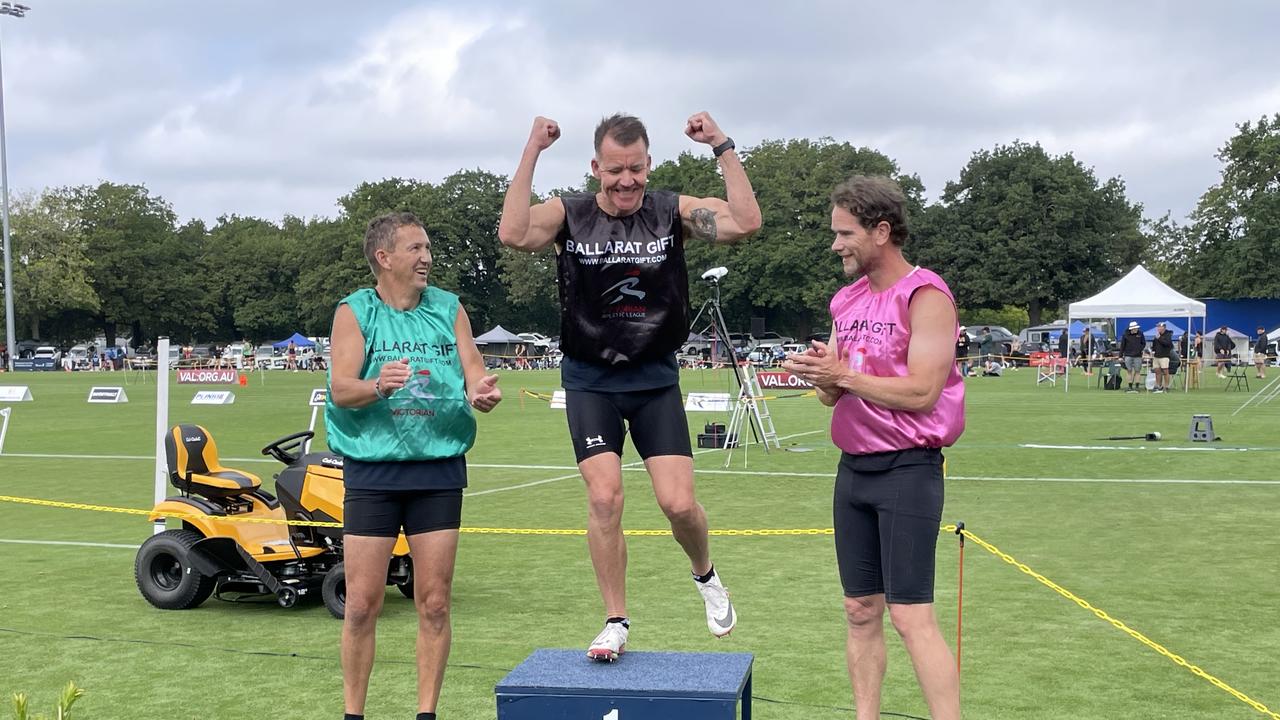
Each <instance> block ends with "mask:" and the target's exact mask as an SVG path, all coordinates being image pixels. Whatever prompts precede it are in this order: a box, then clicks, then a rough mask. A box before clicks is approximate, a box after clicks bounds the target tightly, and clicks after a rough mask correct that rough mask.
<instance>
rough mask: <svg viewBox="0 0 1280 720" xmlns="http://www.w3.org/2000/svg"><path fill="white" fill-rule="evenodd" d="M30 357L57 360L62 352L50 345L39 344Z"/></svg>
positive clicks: (60, 357)
mask: <svg viewBox="0 0 1280 720" xmlns="http://www.w3.org/2000/svg"><path fill="white" fill-rule="evenodd" d="M31 357H33V358H35V359H37V360H52V361H54V362H57V361H59V360H61V359H62V353H60V352H58V348H56V347H54V346H52V345H41V346H39V347H37V348H36V349H35V351H34V352H33V353H32V355H31Z"/></svg>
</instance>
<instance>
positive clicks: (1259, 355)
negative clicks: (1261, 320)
mask: <svg viewBox="0 0 1280 720" xmlns="http://www.w3.org/2000/svg"><path fill="white" fill-rule="evenodd" d="M1268 344H1269V343H1268V342H1267V329H1266V328H1264V327H1262V326H1261V325H1259V326H1258V338H1257V339H1256V340H1254V342H1253V366H1254V367H1255V368H1257V369H1258V377H1259V378H1261V379H1264V380H1265V379H1266V377H1267V345H1268Z"/></svg>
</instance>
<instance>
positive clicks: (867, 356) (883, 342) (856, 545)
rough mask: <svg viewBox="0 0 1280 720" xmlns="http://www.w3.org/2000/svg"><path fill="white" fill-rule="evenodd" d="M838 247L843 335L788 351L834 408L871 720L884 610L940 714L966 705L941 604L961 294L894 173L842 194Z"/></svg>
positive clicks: (850, 608) (854, 669) (863, 718)
mask: <svg viewBox="0 0 1280 720" xmlns="http://www.w3.org/2000/svg"><path fill="white" fill-rule="evenodd" d="M831 203H832V208H831V229H832V230H833V231H834V232H835V242H833V243H832V245H831V249H832V250H834V251H835V253H836V254H837V255H839V256H840V259H841V262H842V263H843V264H844V272H845V275H846V276H847V277H849V278H850V279H852V280H854V281H855V282H854V283H853V284H852V285H848V286H846V287H844V288H843V289H841V290H840V291H839V292H838V293H836V295H835V297H834V298H832V300H831V315H832V318H833V320H834V324H833V325H832V328H831V340H830V345H827V344H823V343H821V342H814V343H813V345H812V347H811V348H810V349H809V350H807V351H806V352H804V353H803V354H793V355H790V356H789V357H788V359H787V362H786V363H784V367H785V368H786V369H788V370H790V371H791V372H792V373H794V374H796V375H799V376H800V377H802V378H804V379H805V380H808V381H809V382H810V383H812V384H813V385H814V387H815V388H816V389H817V393H818V399H819V400H820V401H821V402H822V404H824V405H827V406H834V407H835V412H834V414H833V416H832V419H831V439H832V440H833V441H834V442H835V444H836V445H837V446H839V448H840V449H841V450H842V451H843V452H842V454H841V457H840V465H839V468H838V469H837V471H836V484H835V499H834V503H833V509H834V516H835V540H836V560H837V564H838V565H839V569H840V582H841V584H842V585H843V586H844V596H845V599H844V607H845V615H846V617H847V620H848V638H847V650H846V659H847V661H848V664H849V678H850V680H851V681H852V683H853V696H854V701H855V703H856V705H857V711H858V718H859V720H871V718H878V717H880V688H881V684H882V683H883V680H884V673H885V641H884V611H885V608H886V607H888V609H889V619H890V620H891V621H892V622H893V627H894V629H895V630H897V631H898V634H899V635H901V636H902V640H903V643H904V644H905V645H906V648H907V653H908V654H909V655H910V656H911V663H912V665H914V666H915V671H916V678H917V680H919V682H920V689H921V690H922V691H923V693H924V698H925V701H926V702H927V703H928V705H929V713H930V715H931V716H932V717H933V718H935V720H955V719H956V718H959V717H960V680H959V676H958V675H957V672H956V665H955V659H954V657H953V656H952V655H951V650H950V649H949V648H948V647H947V643H946V641H945V640H943V638H942V633H941V632H940V631H939V630H938V621H937V618H936V617H934V614H933V574H934V550H935V548H936V546H937V540H938V526H939V523H940V521H941V520H942V497H943V491H942V448H944V447H949V446H950V445H951V444H953V443H954V442H955V441H956V438H958V437H960V433H961V432H963V431H964V381H963V380H962V379H961V377H960V372H959V370H957V369H956V365H955V362H954V360H953V358H954V342H955V338H956V335H957V332H958V331H959V324H958V323H957V322H956V308H955V299H954V298H953V297H952V295H951V290H950V289H949V288H948V287H947V284H946V283H945V282H943V280H942V278H940V277H938V275H937V274H935V273H934V272H932V271H930V270H926V269H924V268H922V267H917V266H915V265H912V264H911V263H909V262H907V260H906V259H905V258H904V257H903V255H902V245H903V243H905V242H906V240H907V234H908V233H907V213H906V198H905V197H904V196H903V194H902V189H901V188H899V187H898V185H897V183H895V182H893V181H892V180H890V179H888V178H883V177H862V176H859V177H854V178H851V179H849V180H848V181H846V182H844V183H841V184H840V185H839V186H837V187H836V189H835V191H834V192H832V194H831Z"/></svg>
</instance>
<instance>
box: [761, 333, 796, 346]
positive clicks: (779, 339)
mask: <svg viewBox="0 0 1280 720" xmlns="http://www.w3.org/2000/svg"><path fill="white" fill-rule="evenodd" d="M795 341H796V339H795V338H792V337H787V336H785V335H779V334H778V333H776V332H766V333H760V334H759V335H757V336H756V347H757V348H760V347H766V348H772V347H773V346H775V345H786V344H787V343H793V342H795Z"/></svg>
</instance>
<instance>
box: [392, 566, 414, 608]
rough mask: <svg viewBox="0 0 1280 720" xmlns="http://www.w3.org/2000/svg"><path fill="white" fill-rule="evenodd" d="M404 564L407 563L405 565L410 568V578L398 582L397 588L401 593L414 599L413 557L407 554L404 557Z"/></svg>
mask: <svg viewBox="0 0 1280 720" xmlns="http://www.w3.org/2000/svg"><path fill="white" fill-rule="evenodd" d="M404 564H405V567H406V568H407V569H408V570H409V579H408V580H405V581H404V582H398V583H396V589H397V590H399V591H400V594H401V595H403V596H405V597H407V598H409V599H410V600H412V599H413V558H412V557H410V556H407V555H406V556H405V558H404Z"/></svg>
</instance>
